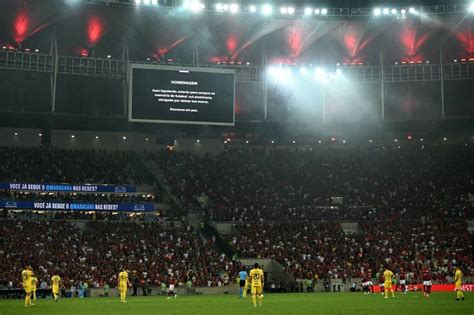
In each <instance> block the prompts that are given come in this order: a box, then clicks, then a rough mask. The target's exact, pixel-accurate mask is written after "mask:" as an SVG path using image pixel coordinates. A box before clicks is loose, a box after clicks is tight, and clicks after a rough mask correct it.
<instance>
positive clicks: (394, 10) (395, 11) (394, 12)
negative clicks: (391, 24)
mask: <svg viewBox="0 0 474 315" xmlns="http://www.w3.org/2000/svg"><path fill="white" fill-rule="evenodd" d="M390 13H392V14H397V13H398V10H397V9H392V10H391V11H390Z"/></svg>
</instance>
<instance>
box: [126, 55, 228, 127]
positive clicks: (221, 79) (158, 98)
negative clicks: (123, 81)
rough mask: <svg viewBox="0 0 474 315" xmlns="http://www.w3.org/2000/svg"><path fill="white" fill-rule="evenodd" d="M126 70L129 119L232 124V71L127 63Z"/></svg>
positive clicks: (152, 121)
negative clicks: (127, 75) (128, 65)
mask: <svg viewBox="0 0 474 315" xmlns="http://www.w3.org/2000/svg"><path fill="white" fill-rule="evenodd" d="M129 71H130V72H129V90H128V92H129V95H128V97H129V114H128V117H129V121H132V122H151V123H176V124H201V125H234V123H235V111H234V99H235V95H234V89H235V71H234V70H232V69H217V68H193V67H179V66H162V65H150V64H131V65H130V68H129Z"/></svg>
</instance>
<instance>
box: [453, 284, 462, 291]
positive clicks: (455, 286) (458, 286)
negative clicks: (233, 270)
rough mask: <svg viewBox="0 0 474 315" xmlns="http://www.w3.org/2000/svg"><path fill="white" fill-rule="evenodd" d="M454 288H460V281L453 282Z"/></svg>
mask: <svg viewBox="0 0 474 315" xmlns="http://www.w3.org/2000/svg"><path fill="white" fill-rule="evenodd" d="M454 288H455V289H456V290H461V289H462V283H461V282H455V283H454Z"/></svg>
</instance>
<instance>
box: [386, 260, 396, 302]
mask: <svg viewBox="0 0 474 315" xmlns="http://www.w3.org/2000/svg"><path fill="white" fill-rule="evenodd" d="M383 277H384V278H385V282H384V288H385V297H384V298H385V299H388V291H390V292H392V297H395V292H394V291H393V288H392V282H393V272H391V271H390V270H389V269H388V268H386V269H385V271H384V272H383Z"/></svg>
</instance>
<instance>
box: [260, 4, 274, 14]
mask: <svg viewBox="0 0 474 315" xmlns="http://www.w3.org/2000/svg"><path fill="white" fill-rule="evenodd" d="M272 12H273V8H272V6H271V5H269V4H265V5H263V6H262V14H263V15H270V14H272Z"/></svg>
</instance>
